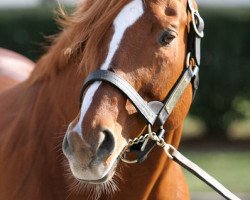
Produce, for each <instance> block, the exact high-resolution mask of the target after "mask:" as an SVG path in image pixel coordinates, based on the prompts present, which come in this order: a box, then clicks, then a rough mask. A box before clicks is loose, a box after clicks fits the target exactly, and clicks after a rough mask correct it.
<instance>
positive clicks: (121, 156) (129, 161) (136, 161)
mask: <svg viewBox="0 0 250 200" xmlns="http://www.w3.org/2000/svg"><path fill="white" fill-rule="evenodd" d="M124 154H125V153H122V154H121V155H120V159H121V161H122V162H125V163H127V164H136V163H138V159H136V160H128V159H126V158H125V157H124Z"/></svg>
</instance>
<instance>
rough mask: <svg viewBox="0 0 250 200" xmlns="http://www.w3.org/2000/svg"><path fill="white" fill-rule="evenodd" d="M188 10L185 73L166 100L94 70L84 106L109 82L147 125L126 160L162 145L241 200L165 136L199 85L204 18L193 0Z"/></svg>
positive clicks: (142, 157) (229, 196)
mask: <svg viewBox="0 0 250 200" xmlns="http://www.w3.org/2000/svg"><path fill="white" fill-rule="evenodd" d="M188 11H189V12H190V14H191V17H192V18H191V19H192V20H191V23H190V31H189V33H188V45H187V55H186V66H185V67H184V69H183V72H182V74H181V76H180V77H179V79H178V81H177V82H176V83H175V85H174V86H173V88H172V90H171V92H170V93H169V94H168V95H167V97H166V100H165V101H164V102H160V101H152V102H149V103H146V102H145V101H144V99H143V98H142V97H141V96H140V95H139V94H138V93H137V91H136V90H135V89H134V88H133V87H132V86H131V85H130V84H129V83H128V82H127V81H126V80H124V79H122V78H121V77H120V76H119V75H117V74H116V73H115V72H112V71H110V70H97V71H94V72H93V73H91V74H90V75H89V76H88V77H87V79H86V80H85V82H84V84H83V87H82V90H81V93H80V107H81V104H82V100H83V93H84V91H85V90H86V89H87V87H88V86H89V85H90V84H92V83H93V82H95V81H105V82H108V83H110V84H112V85H113V86H115V87H116V88H118V89H119V90H120V91H121V92H122V93H124V94H125V95H126V96H127V98H128V99H129V100H130V101H131V102H132V104H133V105H134V106H135V108H136V109H137V111H138V112H139V113H140V114H141V115H142V116H143V118H144V119H145V121H146V123H147V125H148V133H147V134H144V135H141V136H139V137H137V138H134V139H133V140H130V141H129V142H128V145H127V147H126V149H125V150H124V152H123V153H122V155H121V156H120V159H121V160H122V161H123V162H126V163H129V164H131V163H141V162H143V161H144V160H145V159H146V158H147V156H148V154H149V153H150V151H151V150H152V149H153V148H154V147H155V146H156V145H158V146H161V147H163V149H164V150H165V152H166V154H167V155H168V157H169V158H170V159H172V160H173V161H175V162H177V163H178V164H180V165H181V166H182V167H184V168H186V169H187V170H188V171H190V172H191V173H193V174H194V175H195V176H197V177H198V178H199V179H201V180H202V181H204V182H205V183H206V184H208V185H209V186H210V187H212V188H213V189H214V190H216V191H217V192H218V193H219V194H220V195H222V196H223V197H225V199H229V200H240V199H239V198H238V197H237V196H235V195H234V194H233V193H231V192H230V191H229V190H227V189H226V188H225V187H224V186H223V185H221V184H220V183H219V182H218V181H217V180H215V179H214V178H213V177H211V176H210V175H209V174H207V173H206V172H205V171H203V170H202V169H201V168H200V167H198V166H197V165H196V164H194V163H193V162H191V161H190V160H188V159H187V158H186V157H184V156H183V155H182V154H181V153H180V152H179V151H177V150H176V149H175V148H174V147H173V146H171V145H169V144H167V143H165V141H164V139H163V136H164V134H165V130H164V129H163V125H164V124H165V123H166V121H167V119H168V117H169V116H170V114H171V113H172V111H173V109H174V107H175V106H176V104H177V102H178V101H179V99H180V97H181V95H182V94H183V93H184V91H185V89H186V88H187V86H188V85H189V84H190V83H192V87H193V98H194V96H195V94H196V91H197V89H198V86H199V74H198V73H199V66H200V55H201V49H200V44H201V39H202V38H203V37H204V32H203V30H204V21H203V19H202V18H201V16H200V14H199V12H198V10H196V9H195V7H194V5H193V2H192V0H188ZM153 125H154V127H159V129H158V130H157V131H156V132H153V131H152V126H153ZM130 152H133V153H134V154H135V155H136V159H135V160H129V159H128V158H127V154H128V153H130Z"/></svg>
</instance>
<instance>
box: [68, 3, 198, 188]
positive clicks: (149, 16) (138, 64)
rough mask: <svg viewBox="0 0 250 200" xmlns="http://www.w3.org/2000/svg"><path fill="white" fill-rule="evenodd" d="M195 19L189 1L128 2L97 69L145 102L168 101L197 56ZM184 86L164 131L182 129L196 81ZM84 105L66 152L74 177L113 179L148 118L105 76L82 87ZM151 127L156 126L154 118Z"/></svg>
mask: <svg viewBox="0 0 250 200" xmlns="http://www.w3.org/2000/svg"><path fill="white" fill-rule="evenodd" d="M189 3H191V1H190V2H189ZM192 6H193V3H192ZM192 6H191V7H192ZM197 17H198V16H196V18H197ZM191 20H192V16H191V15H190V12H189V11H188V2H187V1H182V0H180V1H178V0H176V1H168V0H147V1H143V0H131V1H127V2H126V4H125V5H124V6H123V7H122V8H121V9H120V10H119V12H118V14H117V15H116V16H115V17H114V20H113V23H112V25H111V26H110V27H109V28H108V30H107V32H106V35H105V37H104V39H103V42H102V43H103V49H106V50H105V53H104V56H103V58H100V61H98V62H99V63H101V64H100V65H99V66H98V67H97V66H96V68H99V69H101V70H107V71H109V73H112V74H115V75H116V76H115V77H114V80H115V79H116V78H117V76H119V77H120V78H121V79H122V80H125V81H126V82H127V83H129V85H130V86H131V87H132V88H134V90H135V91H136V92H137V93H138V94H139V95H140V96H141V97H142V99H143V100H144V102H152V101H157V102H164V101H165V100H166V99H167V98H168V97H169V96H171V95H170V94H172V93H171V92H172V91H173V90H174V87H175V86H176V83H178V80H179V79H180V77H181V75H182V74H183V70H184V69H185V68H187V67H186V66H187V65H189V64H190V63H191V62H189V61H192V60H193V59H190V57H188V56H187V54H188V53H189V52H188V51H189V50H188V45H187V44H188V36H189V32H190V26H189V25H190V22H191ZM189 55H190V54H189ZM187 57H188V58H187ZM186 63H188V64H186ZM192 67H193V66H192ZM126 86H127V85H126ZM126 86H125V87H126ZM184 89H185V90H183V91H182V94H181V95H179V98H178V102H176V105H175V108H174V109H173V112H172V113H171V115H170V116H169V117H168V120H167V121H166V123H164V124H162V126H163V127H164V129H166V130H174V129H177V128H178V127H180V126H181V125H182V123H183V120H184V118H185V116H186V114H187V112H188V110H189V107H190V105H191V102H192V94H193V89H192V84H191V83H189V82H188V84H187V86H186V87H185V88H184ZM133 94H134V93H133ZM133 94H132V96H133ZM80 103H81V109H80V112H79V114H78V116H77V117H76V118H75V119H74V120H73V121H72V122H71V124H70V125H69V127H68V130H67V132H66V135H65V137H64V141H63V152H64V154H65V155H66V157H67V159H68V162H69V166H70V170H71V172H72V174H73V176H74V177H75V178H76V179H78V180H80V181H82V182H86V183H90V184H101V183H104V182H107V181H108V180H110V179H111V178H112V176H113V175H114V173H115V169H116V165H117V162H118V161H119V160H120V159H119V158H120V155H121V153H122V152H123V150H124V148H125V147H126V145H127V144H128V141H129V139H130V138H135V137H137V136H138V135H140V134H142V133H144V131H145V127H146V125H147V124H148V122H147V121H146V123H145V119H144V118H143V117H141V113H140V112H138V108H137V107H136V106H135V104H134V102H131V100H130V99H129V98H128V97H127V95H125V94H124V92H121V91H120V89H119V88H117V87H114V85H112V84H110V83H109V82H106V81H103V80H99V81H98V80H97V81H93V80H92V82H91V83H89V84H88V85H87V86H86V87H84V90H83V92H82V94H81V102H80ZM139 110H140V109H139ZM157 112H159V110H158V111H157ZM157 112H156V114H157ZM149 124H150V123H149ZM151 125H152V128H153V129H154V126H155V124H154V122H152V123H151Z"/></svg>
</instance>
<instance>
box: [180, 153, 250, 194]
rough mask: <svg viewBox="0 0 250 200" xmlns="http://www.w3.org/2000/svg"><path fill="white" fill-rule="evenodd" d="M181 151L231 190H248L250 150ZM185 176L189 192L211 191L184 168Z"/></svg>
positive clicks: (249, 185) (242, 191)
mask: <svg viewBox="0 0 250 200" xmlns="http://www.w3.org/2000/svg"><path fill="white" fill-rule="evenodd" d="M182 152H183V154H184V155H185V156H187V157H188V158H189V159H190V160H192V161H193V162H195V163H196V164H197V165H199V166H200V167H201V168H202V169H204V170H205V171H207V172H208V173H209V174H210V175H212V176H213V177H215V178H216V179H217V180H218V181H219V182H221V183H222V184H223V185H224V186H226V187H227V188H228V189H229V190H231V191H232V192H237V193H245V192H246V193H247V192H250V184H249V182H250V172H249V170H250V159H249V158H250V151H236V152H235V151H234V152H232V151H212V152H206V151H204V152H200V151H188V150H186V151H185V150H183V151H182ZM185 176H186V178H187V181H188V184H189V187H190V191H191V193H192V192H212V191H213V190H212V189H210V187H209V186H207V185H206V184H205V183H203V182H201V181H200V180H199V179H197V178H196V177H195V176H193V175H192V174H191V173H189V172H187V171H186V170H185Z"/></svg>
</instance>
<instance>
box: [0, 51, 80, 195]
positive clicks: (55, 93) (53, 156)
mask: <svg viewBox="0 0 250 200" xmlns="http://www.w3.org/2000/svg"><path fill="white" fill-rule="evenodd" d="M54 55H55V53H54V51H50V52H49V53H48V54H46V55H45V56H44V57H43V58H42V59H41V60H40V61H39V62H38V64H37V66H36V70H35V71H34V72H33V73H32V75H31V77H30V79H29V80H27V81H26V82H23V83H22V84H20V85H18V86H17V87H15V88H13V89H11V90H9V91H6V92H5V93H3V94H2V95H1V96H0V102H1V104H0V112H1V113H5V115H4V117H3V118H2V117H1V120H0V130H1V134H0V139H1V142H2V145H1V147H0V154H1V156H0V163H3V164H2V165H1V166H0V170H1V171H4V172H5V173H4V175H3V176H1V181H0V182H4V183H6V184H5V185H2V186H0V191H5V193H4V194H3V197H5V196H4V195H5V194H6V195H7V194H8V195H13V196H11V197H13V198H12V199H15V198H16V197H17V196H20V195H22V194H23V195H24V197H27V198H26V199H36V198H35V197H36V196H35V195H38V194H36V193H35V192H34V193H33V194H32V193H31V192H30V191H37V188H39V192H43V195H45V196H44V199H50V198H49V196H50V197H51V196H53V195H54V196H56V195H57V194H56V193H60V194H58V195H61V196H62V195H63V194H64V193H65V188H63V176H62V174H64V172H63V171H62V167H61V157H60V154H62V153H61V151H60V149H61V143H62V138H63V136H64V133H65V130H66V129H67V125H68V123H69V122H70V121H71V120H73V118H74V117H75V116H76V115H77V112H78V106H77V102H78V95H79V91H80V87H81V83H80V82H81V81H82V80H83V78H82V77H80V76H79V75H78V73H77V69H76V68H74V67H73V66H70V65H72V64H71V63H67V67H66V66H62V65H61V66H56V67H57V68H56V69H54V70H53V71H52V72H53V73H51V74H48V75H47V74H46V73H45V72H48V71H49V70H48V69H49V68H48V69H47V71H45V72H43V73H44V75H43V76H39V72H42V71H43V69H42V67H43V66H46V65H47V66H46V67H51V68H53V67H54V68H55V66H49V65H51V63H52V64H54V63H59V64H60V62H61V60H60V59H61V57H60V56H58V57H53V56H54ZM49 59H53V60H51V61H49ZM34 77H35V78H34ZM37 77H38V78H37ZM56 146H57V147H58V148H56ZM48 172H49V173H50V174H48ZM30 174H32V177H31V178H27V177H29V176H30ZM2 180H3V181H2ZM14 182H15V186H19V187H17V188H15V191H12V190H11V185H12V183H14ZM48 183H50V184H49V187H48ZM2 187H4V188H2ZM31 187H34V188H33V190H32V188H31ZM60 187H62V188H63V189H62V191H60V190H59V188H60ZM15 195H16V196H15ZM28 195H34V196H28ZM46 195H47V196H46ZM33 197H34V198H33ZM47 197H48V198H47ZM57 197H58V196H57ZM6 199H7V197H6ZM10 199H11V198H10Z"/></svg>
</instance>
